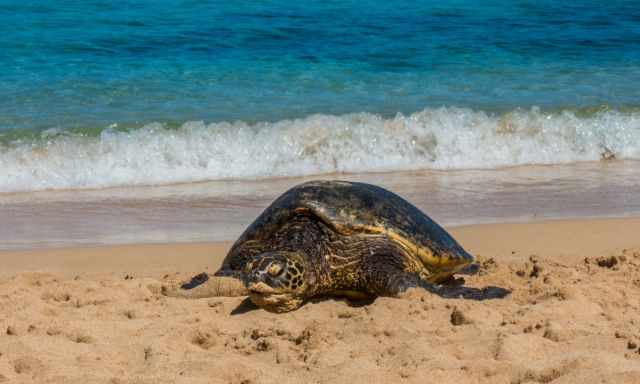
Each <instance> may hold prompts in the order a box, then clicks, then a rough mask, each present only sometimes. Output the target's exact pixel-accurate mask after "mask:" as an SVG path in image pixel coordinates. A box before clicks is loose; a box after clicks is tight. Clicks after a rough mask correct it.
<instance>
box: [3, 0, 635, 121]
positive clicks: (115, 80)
mask: <svg viewBox="0 0 640 384" xmlns="http://www.w3.org/2000/svg"><path fill="white" fill-rule="evenodd" d="M0 68H1V69H2V73H0V100H2V101H1V102H0V130H15V129H18V130H23V129H38V130H41V129H48V128H62V129H66V128H101V127H104V126H107V125H109V124H114V123H117V124H122V125H128V124H129V125H142V124H145V123H149V122H165V123H176V124H180V123H183V122H185V121H192V120H205V121H209V122H215V121H223V120H231V121H233V120H243V121H249V122H254V121H264V120H266V121H277V120H282V119H285V118H292V117H303V116H306V115H309V114H312V113H323V114H343V113H350V112H372V113H379V114H381V115H383V116H391V115H393V114H395V113H397V112H402V113H411V112H415V111H419V110H422V109H423V108H429V107H440V106H459V107H470V108H473V109H480V110H486V111H495V110H497V111H504V110H509V109H513V108H517V107H525V108H527V107H530V106H540V107H543V108H550V109H565V108H568V109H571V108H584V107H594V106H600V105H608V106H611V107H618V108H621V107H625V106H636V105H638V104H640V100H639V99H640V98H639V94H640V93H639V92H638V88H639V87H638V86H639V85H640V6H639V5H638V3H637V2H636V1H616V0H613V1H607V2H602V1H557V0H556V1H454V0H440V1H437V2H436V1H422V2H416V1H394V2H387V1H376V0H360V1H304V2H291V1H247V2H233V1H210V2H202V1H166V0H154V1H118V2H112V4H109V2H103V1H100V2H98V1H7V0H1V1H0Z"/></svg>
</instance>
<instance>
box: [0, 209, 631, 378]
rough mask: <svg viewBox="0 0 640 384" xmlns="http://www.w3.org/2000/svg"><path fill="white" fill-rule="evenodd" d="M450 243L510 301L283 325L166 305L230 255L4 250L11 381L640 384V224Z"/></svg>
mask: <svg viewBox="0 0 640 384" xmlns="http://www.w3.org/2000/svg"><path fill="white" fill-rule="evenodd" d="M452 233H453V234H454V236H455V237H456V238H457V239H459V241H460V242H461V243H462V244H463V245H464V246H465V247H466V248H467V249H468V250H470V251H471V252H472V253H474V254H475V255H476V256H477V257H478V260H479V261H480V264H481V269H480V272H479V273H478V274H477V275H475V276H465V280H466V283H465V285H467V286H469V287H476V288H484V287H489V286H495V287H500V288H503V289H508V290H510V291H511V294H510V295H509V296H507V297H506V298H504V299H494V300H485V301H475V300H465V299H443V298H440V297H438V296H434V295H432V294H429V293H427V292H424V291H420V290H414V291H412V292H410V293H409V294H408V295H407V297H405V298H403V299H393V298H378V299H376V300H375V301H374V302H373V303H368V304H363V303H349V302H348V301H345V300H341V299H327V300H318V301H314V302H310V303H308V304H306V305H305V306H303V307H302V308H301V309H299V310H297V311H295V312H291V313H287V314H273V313H268V312H265V311H263V310H259V309H255V308H254V307H253V306H252V305H250V304H249V303H248V302H247V301H246V300H245V299H244V298H243V297H223V298H202V299H184V298H173V297H167V296H165V295H163V294H162V290H161V287H162V286H163V285H164V284H167V282H170V281H175V280H176V279H184V278H187V277H189V276H191V275H193V274H196V273H199V272H201V271H203V270H208V271H210V272H212V271H213V270H215V268H216V267H217V265H218V264H219V263H220V261H221V259H222V257H223V256H224V252H225V250H226V249H227V248H228V246H229V244H228V243H199V244H171V245H133V246H117V247H102V248H76V249H55V250H40V251H19V252H18V251H12V252H0V263H1V265H2V270H0V308H1V309H0V383H2V382H6V383H301V382H305V383H306V382H310V383H349V382H350V383H354V382H369V383H388V382H407V383H413V382H415V383H424V382H428V383H550V382H552V383H581V384H584V383H640V236H638V234H639V233H640V219H637V218H627V219H599V220H562V221H548V222H538V223H520V224H490V225H477V226H465V227H456V228H453V229H452Z"/></svg>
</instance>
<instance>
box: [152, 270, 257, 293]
mask: <svg viewBox="0 0 640 384" xmlns="http://www.w3.org/2000/svg"><path fill="white" fill-rule="evenodd" d="M160 293H162V295H164V296H169V297H179V298H185V299H201V298H206V297H238V296H247V295H248V293H249V292H248V291H247V289H246V288H245V286H244V284H242V282H241V281H240V280H238V279H236V278H233V277H228V276H214V275H209V274H207V273H205V272H203V273H200V274H198V275H196V276H194V277H192V278H191V279H189V280H188V281H184V280H174V281H168V282H165V283H163V284H162V286H161V288H160Z"/></svg>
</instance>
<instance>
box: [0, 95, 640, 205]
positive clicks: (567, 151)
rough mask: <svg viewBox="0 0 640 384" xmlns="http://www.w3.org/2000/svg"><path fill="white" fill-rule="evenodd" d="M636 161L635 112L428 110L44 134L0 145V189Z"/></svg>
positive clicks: (639, 133)
mask: <svg viewBox="0 0 640 384" xmlns="http://www.w3.org/2000/svg"><path fill="white" fill-rule="evenodd" d="M602 157H609V158H610V157H616V158H620V159H640V113H639V112H636V111H632V112H621V111H601V112H597V113H592V114H588V115H583V114H581V113H578V112H572V111H563V112H558V113H543V112H541V111H540V110H538V109H536V108H533V109H530V110H514V111H511V112H508V113H504V114H490V113H486V112H483V111H475V110H471V109H466V108H454V107H443V108H433V109H431V108H429V109H425V110H423V111H420V112H417V113H414V114H411V115H408V116H405V115H402V114H398V115H396V116H395V117H393V118H388V119H385V118H382V117H381V116H379V115H375V114H369V113H357V114H348V115H342V116H333V115H312V116H309V117H306V118H303V119H295V120H282V121H278V122H273V123H267V122H265V123H257V124H247V123H245V122H233V123H229V122H220V123H211V124H205V123H203V122H187V123H184V124H183V125H181V126H180V127H178V128H175V129H174V128H168V127H166V126H165V125H164V124H161V123H152V124H147V125H145V126H143V127H141V128H139V129H134V130H130V131H119V130H117V129H114V128H113V127H111V128H107V129H105V130H103V131H102V132H101V133H100V134H99V135H98V136H88V135H84V134H81V133H69V132H64V131H63V132H51V131H47V132H43V133H42V134H41V135H40V137H38V138H36V139H27V140H15V141H13V142H12V143H9V144H5V145H4V146H0V168H1V169H2V170H3V172H2V174H1V175H0V192H17V191H35V190H43V189H76V188H103V187H113V186H128V185H148V184H168V183H178V182H192V181H203V180H218V179H244V178H269V177H284V176H303V175H311V174H323V173H332V172H380V171H396V170H416V169H443V170H446V169H465V168H496V167H504V166H515V165H525V164H558V163H569V162H580V161H593V160H599V159H600V158H602Z"/></svg>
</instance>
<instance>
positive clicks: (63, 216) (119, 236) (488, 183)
mask: <svg viewBox="0 0 640 384" xmlns="http://www.w3.org/2000/svg"><path fill="white" fill-rule="evenodd" d="M639 164H640V162H625V161H620V162H600V163H590V164H573V165H565V166H559V165H555V166H527V167H520V168H510V169H496V170H467V171H446V172H438V171H415V172H391V173H369V174H364V173H363V174H340V175H335V174H333V175H324V176H322V177H318V178H315V177H314V178H310V177H309V178H286V179H274V180H255V181H250V182H245V181H233V182H206V183H196V184H186V185H173V186H163V187H140V188H120V189H109V190H94V191H73V192H68V191H67V192H59V191H58V192H50V193H34V194H25V195H16V196H1V195H0V217H1V218H2V224H3V225H1V226H0V249H2V250H20V249H32V248H60V247H78V246H83V247H86V246H97V245H109V246H110V245H117V244H139V243H144V244H162V243H202V242H227V241H233V240H234V239H236V238H237V237H238V236H239V235H240V233H242V231H243V230H244V228H246V226H247V225H248V224H249V223H251V222H252V221H253V220H254V219H255V218H256V217H257V216H258V215H259V214H260V212H261V211H262V210H263V209H264V208H265V207H267V206H268V205H269V204H270V203H271V202H272V201H273V200H274V199H275V198H276V197H277V196H279V195H280V194H282V193H283V192H284V191H286V190H287V189H289V188H291V187H292V186H294V185H296V184H299V183H302V182H305V181H309V180H313V179H323V178H324V179H326V178H339V179H345V180H351V181H359V182H366V183H372V184H376V185H379V186H381V187H384V188H386V189H389V190H391V191H393V192H395V193H397V194H399V195H400V196H402V197H404V198H405V199H407V200H408V201H410V202H411V203H413V204H414V205H415V206H416V207H418V208H419V209H420V210H422V211H423V212H425V213H426V214H428V215H429V216H430V217H431V218H432V219H433V220H434V221H436V222H437V223H439V224H441V225H443V226H457V225H467V224H479V223H507V222H535V221H540V220H550V219H566V218H574V219H583V218H602V217H633V216H640V172H638V169H639V168H638V165H639Z"/></svg>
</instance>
